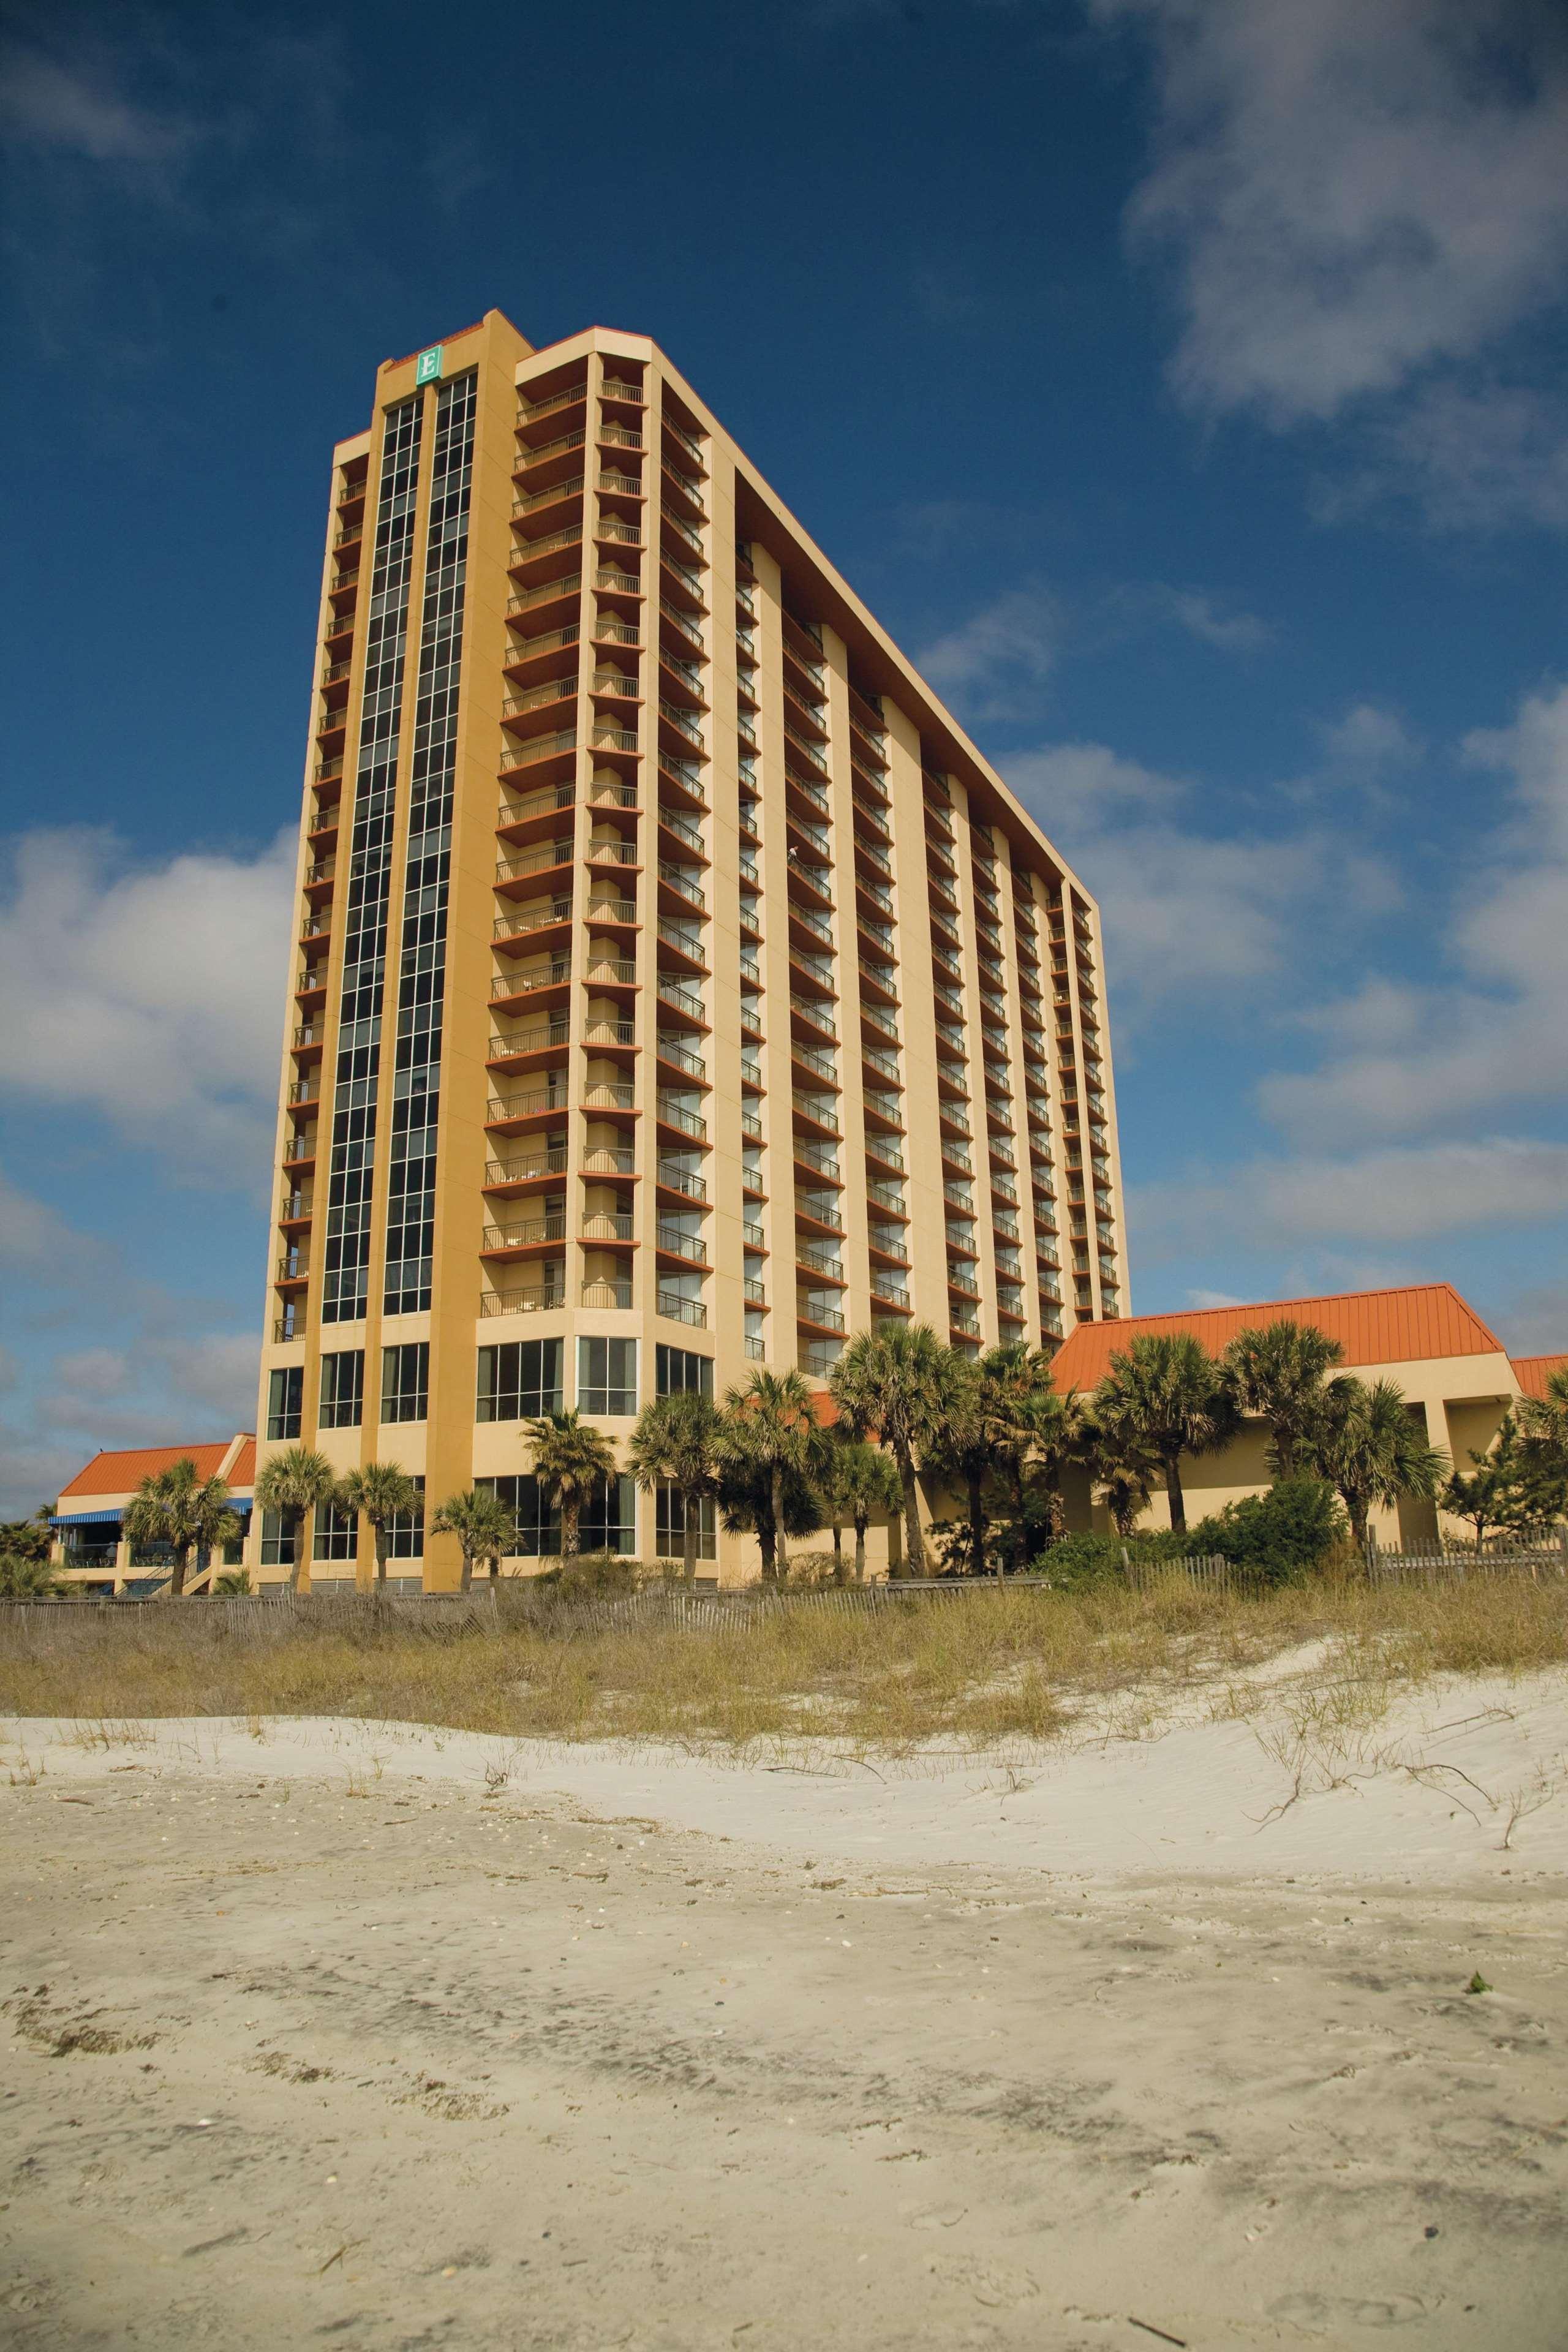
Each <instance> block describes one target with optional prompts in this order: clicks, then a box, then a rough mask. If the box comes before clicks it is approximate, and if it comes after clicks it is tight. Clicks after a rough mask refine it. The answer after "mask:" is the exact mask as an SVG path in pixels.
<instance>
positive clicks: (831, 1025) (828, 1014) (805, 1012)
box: [789, 990, 838, 1037]
mask: <svg viewBox="0 0 1568 2352" xmlns="http://www.w3.org/2000/svg"><path fill="white" fill-rule="evenodd" d="M789 1001H790V1009H791V1011H792V1012H795V1013H799V1014H800V1015H801V1017H802V1019H803V1020H805V1021H810V1022H812V1023H814V1024H815V1025H816V1027H817V1028H818V1029H826V1032H827V1034H828V1035H829V1036H830V1037H837V1034H838V1024H837V1021H836V1020H835V1019H834V1017H833V1010H832V1007H831V1006H830V1005H829V1004H827V1003H825V1002H823V1001H822V1000H821V999H820V998H817V997H815V996H796V995H795V993H794V992H793V990H792V992H791V993H790V1000H789Z"/></svg>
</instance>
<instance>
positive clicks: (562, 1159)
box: [485, 1144, 631, 1184]
mask: <svg viewBox="0 0 1568 2352" xmlns="http://www.w3.org/2000/svg"><path fill="white" fill-rule="evenodd" d="M626 1156H627V1159H628V1160H629V1159H630V1157H631V1155H630V1153H629V1152H628V1153H627V1155H626ZM565 1171H566V1146H565V1145H564V1144H558V1145H557V1146H556V1147H555V1149H554V1150H551V1151H539V1152H534V1153H532V1154H531V1155H530V1156H529V1157H528V1158H527V1159H523V1160H490V1161H489V1163H488V1164H487V1166H486V1169H485V1182H486V1183H487V1184H527V1183H531V1181H533V1179H534V1178H535V1177H540V1176H562V1175H564V1173H565Z"/></svg>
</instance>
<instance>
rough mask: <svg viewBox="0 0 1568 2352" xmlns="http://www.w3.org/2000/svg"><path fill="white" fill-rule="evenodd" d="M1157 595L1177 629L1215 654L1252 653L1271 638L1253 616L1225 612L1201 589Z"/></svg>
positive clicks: (1263, 622)
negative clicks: (1210, 647)
mask: <svg viewBox="0 0 1568 2352" xmlns="http://www.w3.org/2000/svg"><path fill="white" fill-rule="evenodd" d="M1160 593H1161V594H1162V596H1163V601H1164V603H1165V604H1166V607H1167V609H1168V611H1169V613H1170V615H1171V618H1172V619H1173V621H1174V622H1175V623H1176V625H1177V626H1178V627H1179V628H1183V629H1185V630H1186V632H1187V634H1188V635H1189V636H1194V637H1196V638H1198V639H1199V641H1200V642H1201V643H1202V644H1204V645H1205V646H1214V647H1215V650H1216V651H1217V652H1220V653H1226V654H1241V653H1254V652H1256V651H1257V649H1258V646H1265V645H1267V644H1268V640H1269V638H1270V637H1271V636H1272V635H1273V634H1274V632H1273V630H1272V629H1271V628H1270V627H1269V625H1268V622H1267V621H1263V620H1260V619H1259V618H1258V614H1256V613H1227V612H1226V611H1225V609H1224V607H1223V606H1222V605H1221V604H1219V603H1218V602H1217V601H1216V599H1215V598H1214V597H1213V596H1211V595H1209V594H1208V593H1207V592H1206V590H1205V589H1202V588H1167V589H1164V590H1163V591H1162V592H1160Z"/></svg>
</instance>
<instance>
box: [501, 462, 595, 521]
mask: <svg viewBox="0 0 1568 2352" xmlns="http://www.w3.org/2000/svg"><path fill="white" fill-rule="evenodd" d="M582 495H583V477H582V475H581V474H574V475H572V476H571V477H570V478H568V479H567V480H565V481H560V482H549V483H547V484H546V485H545V487H544V488H542V489H541V490H531V491H530V492H529V494H528V495H527V497H525V498H521V499H513V500H512V502H511V519H512V520H513V522H514V523H521V522H524V520H525V519H531V518H532V517H535V516H537V515H539V514H541V513H542V512H544V511H546V510H547V509H549V508H551V507H560V506H564V505H565V503H566V501H567V499H581V497H582Z"/></svg>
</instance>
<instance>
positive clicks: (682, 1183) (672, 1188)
mask: <svg viewBox="0 0 1568 2352" xmlns="http://www.w3.org/2000/svg"><path fill="white" fill-rule="evenodd" d="M658 1181H659V1182H660V1183H661V1184H662V1185H664V1187H665V1188H666V1190H667V1191H668V1192H679V1193H680V1194H681V1195H682V1196H683V1197H684V1198H685V1199H686V1200H688V1201H705V1200H706V1199H707V1198H708V1184H707V1180H706V1178H704V1177H701V1176H694V1175H693V1174H692V1173H691V1171H690V1170H689V1168H671V1167H670V1166H668V1163H667V1162H666V1161H664V1160H660V1162H659V1166H658Z"/></svg>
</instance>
